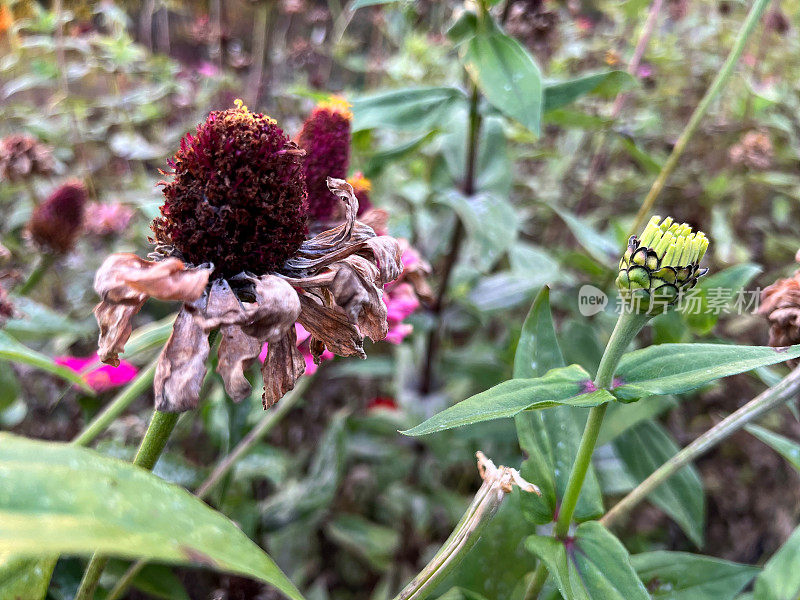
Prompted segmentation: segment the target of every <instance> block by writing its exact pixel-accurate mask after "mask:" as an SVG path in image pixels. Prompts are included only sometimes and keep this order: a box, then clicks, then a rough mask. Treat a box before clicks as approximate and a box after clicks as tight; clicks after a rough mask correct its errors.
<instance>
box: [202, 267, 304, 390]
mask: <svg viewBox="0 0 800 600" xmlns="http://www.w3.org/2000/svg"><path fill="white" fill-rule="evenodd" d="M253 284H254V295H255V298H256V302H255V303H252V304H251V303H246V304H245V305H243V304H242V303H241V302H239V300H238V298H237V297H236V295H235V294H234V293H233V291H232V290H231V288H230V286H229V285H228V283H227V282H226V281H225V280H222V279H221V280H217V281H215V282H214V284H213V285H212V288H211V293H210V294H209V301H208V306H207V307H206V311H205V317H206V318H205V319H204V322H205V323H206V325H212V326H216V325H220V333H221V334H222V339H221V341H220V346H219V351H218V356H219V362H218V364H217V372H218V373H219V374H220V375H221V376H222V380H223V382H224V383H225V391H226V392H227V394H228V395H229V396H230V397H231V398H232V399H233V400H234V401H236V402H238V401H240V400H243V399H244V398H246V397H247V396H249V395H250V392H251V390H252V388H251V386H250V382H249V381H247V378H246V377H245V375H244V372H245V371H246V370H247V369H248V367H249V366H250V365H251V364H252V363H253V362H254V361H255V359H256V358H258V355H259V353H260V351H261V348H262V346H263V345H264V342H270V344H272V343H279V342H280V341H281V340H282V339H283V338H284V337H285V335H286V332H287V331H288V330H290V329H291V330H292V331H294V323H295V321H296V320H297V317H298V316H299V315H300V300H299V298H298V297H297V292H295V291H294V289H293V288H292V286H291V285H289V284H288V283H287V282H286V281H284V280H283V279H281V278H280V277H276V276H274V275H265V276H263V277H259V278H257V279H254V280H253ZM209 317H211V319H209ZM199 318H200V319H202V317H199ZM212 328H213V327H212Z"/></svg>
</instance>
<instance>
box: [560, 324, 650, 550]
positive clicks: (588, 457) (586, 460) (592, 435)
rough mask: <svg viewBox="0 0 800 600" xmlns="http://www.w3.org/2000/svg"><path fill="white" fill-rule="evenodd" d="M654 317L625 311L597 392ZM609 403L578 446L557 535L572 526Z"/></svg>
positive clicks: (595, 414)
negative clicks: (573, 516)
mask: <svg viewBox="0 0 800 600" xmlns="http://www.w3.org/2000/svg"><path fill="white" fill-rule="evenodd" d="M650 317H651V315H643V314H638V313H632V312H627V311H626V312H623V313H621V314H620V316H619V319H618V320H617V325H616V327H614V331H613V332H612V333H611V338H610V339H609V340H608V345H607V346H606V349H605V352H603V358H602V359H601V360H600V366H599V367H598V368H597V375H596V376H595V379H594V385H595V387H597V388H598V389H601V388H610V387H611V384H612V383H613V380H614V371H615V370H616V368H617V365H618V364H619V361H620V359H621V358H622V355H623V353H624V352H625V349H626V348H627V347H628V346H629V345H630V343H631V341H632V340H633V338H634V337H636V334H637V333H639V331H641V329H642V327H644V325H645V323H647V321H648V320H649V319H650ZM607 406H608V405H607V404H602V405H600V406H595V407H594V408H593V409H592V410H591V411H590V412H589V419H588V420H587V421H586V428H585V429H584V430H583V437H581V443H580V445H579V446H578V453H577V455H576V456H575V463H574V464H573V465H572V472H571V473H570V475H569V481H568V482H567V489H566V490H565V492H564V499H563V501H562V503H561V508H560V509H559V511H558V520H557V521H556V528H555V535H556V537H561V538H563V537H564V536H566V535H567V533H568V532H569V525H570V523H571V522H572V515H573V513H574V512H575V507H576V506H577V504H578V497H579V496H580V493H581V488H582V487H583V480H584V479H585V478H586V472H587V471H588V470H589V465H590V464H591V462H592V453H593V452H594V446H595V443H596V442H597V436H598V434H599V433H600V426H601V425H602V424H603V417H604V416H605V414H606V408H607Z"/></svg>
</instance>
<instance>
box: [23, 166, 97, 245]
mask: <svg viewBox="0 0 800 600" xmlns="http://www.w3.org/2000/svg"><path fill="white" fill-rule="evenodd" d="M86 197H87V193H86V187H85V186H84V185H83V183H81V182H80V181H68V182H67V183H63V184H61V185H60V186H58V187H57V188H56V189H55V191H53V193H52V194H50V196H48V197H47V199H46V200H45V201H44V202H42V203H41V204H39V206H37V207H36V208H34V209H33V214H31V219H30V221H28V232H29V233H30V235H31V238H32V239H33V241H34V242H36V243H37V244H38V245H39V246H40V247H41V248H43V249H45V250H48V251H49V252H54V253H56V254H66V253H67V252H69V251H70V250H71V249H72V246H74V245H75V240H76V239H77V238H78V235H79V234H80V232H81V228H82V227H83V216H84V211H85V208H86Z"/></svg>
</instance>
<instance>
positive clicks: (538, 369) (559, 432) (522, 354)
mask: <svg viewBox="0 0 800 600" xmlns="http://www.w3.org/2000/svg"><path fill="white" fill-rule="evenodd" d="M563 365H564V357H563V356H562V355H561V348H559V346H558V340H557V339H556V332H555V328H554V327H553V318H552V315H551V313H550V289H549V288H547V287H544V288H542V291H541V292H539V295H538V296H537V297H536V300H534V302H533V305H532V306H531V309H530V312H529V313H528V316H527V318H526V319H525V323H524V324H523V326H522V334H521V336H520V339H519V343H518V344H517V352H516V355H515V357H514V377H517V378H523V377H536V376H540V375H543V374H544V373H546V372H547V371H549V370H550V369H554V368H558V367H562V366H563ZM514 419H515V421H516V426H517V437H518V438H519V443H520V446H521V447H522V449H523V450H524V451H525V452H527V454H528V459H527V460H526V461H525V462H524V463H522V467H521V470H522V474H523V477H526V478H530V481H535V482H536V483H537V485H538V486H539V487H540V489H541V490H542V495H541V496H536V495H534V494H524V497H523V498H522V510H523V512H524V514H525V516H526V517H527V518H528V519H529V520H531V521H532V522H534V523H537V524H544V523H549V522H550V521H552V520H553V515H554V513H555V509H556V506H557V505H558V502H559V501H560V500H561V498H563V496H564V491H565V490H566V487H567V481H568V479H569V474H570V472H571V471H572V465H573V463H574V462H575V456H576V455H577V452H578V444H579V443H580V438H581V432H582V431H583V428H584V425H585V423H586V413H585V411H582V410H580V409H576V408H573V407H571V406H558V407H555V408H553V409H551V410H546V411H525V412H522V413H520V414H518V415H517V416H516V417H514ZM602 511H603V501H602V496H601V493H600V486H599V483H598V481H597V476H596V474H595V472H594V468H593V467H591V466H590V467H589V471H588V472H587V474H586V480H585V482H584V486H583V489H582V491H581V495H580V498H579V500H578V506H577V507H576V511H575V518H576V520H578V521H582V520H586V519H589V518H593V517H596V516H598V515H599V514H601V513H602Z"/></svg>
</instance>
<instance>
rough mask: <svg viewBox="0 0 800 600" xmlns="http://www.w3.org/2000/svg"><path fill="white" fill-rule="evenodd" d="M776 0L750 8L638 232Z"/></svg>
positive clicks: (640, 217) (639, 216)
mask: <svg viewBox="0 0 800 600" xmlns="http://www.w3.org/2000/svg"><path fill="white" fill-rule="evenodd" d="M771 1H772V0H756V1H755V2H754V3H753V7H752V8H751V9H750V12H749V13H748V15H747V18H746V19H745V21H744V23H743V24H742V28H741V29H740V30H739V35H738V36H737V38H736V42H735V43H734V45H733V48H731V51H730V53H728V58H727V59H725V63H724V64H723V65H722V68H721V69H720V70H719V73H717V76H716V78H715V79H714V81H713V83H712V84H711V86H710V87H709V88H708V90H707V91H706V93H705V96H703V99H702V100H700V104H698V105H697V108H695V109H694V112H693V113H692V116H691V118H690V119H689V122H688V123H687V124H686V127H684V129H683V131H682V132H681V135H680V137H679V138H678V141H677V142H675V146H674V147H673V149H672V153H671V154H670V155H669V158H668V159H667V162H665V163H664V166H663V167H661V172H660V173H659V174H658V177H656V180H655V181H654V182H653V185H652V187H651V188H650V191H649V192H648V193H647V197H646V198H645V199H644V202H643V203H642V206H641V208H640V209H639V212H638V213H636V219H635V220H634V222H633V226H632V227H631V231H633V232H637V231H639V229H641V227H642V225H643V224H644V221H645V219H646V218H647V215H649V214H650V211H651V210H652V208H653V204H654V203H655V201H656V198H658V195H659V194H660V193H661V190H662V189H663V188H664V184H665V183H666V182H667V178H668V177H669V176H670V175H671V174H672V172H673V171H674V170H675V167H676V166H677V165H678V160H679V159H680V157H681V155H682V154H683V151H684V150H686V146H687V144H688V143H689V140H690V139H691V138H692V136H693V135H694V133H695V131H696V130H697V126H698V125H699V124H700V120H701V119H702V118H703V117H704V116H705V114H706V112H708V109H709V107H710V106H711V103H712V102H714V101H715V100H716V99H717V96H719V95H720V93H721V92H722V90H723V88H724V87H725V84H726V83H727V82H728V79H730V76H731V74H732V73H733V69H734V67H735V66H736V63H737V62H738V61H739V57H740V56H741V55H742V52H743V51H744V47H745V45H746V44H747V40H748V39H749V38H750V35H751V34H752V33H753V29H755V26H756V25H757V24H758V21H759V20H760V19H761V15H762V14H763V12H764V9H766V8H767V6H769V3H770V2H771Z"/></svg>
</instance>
